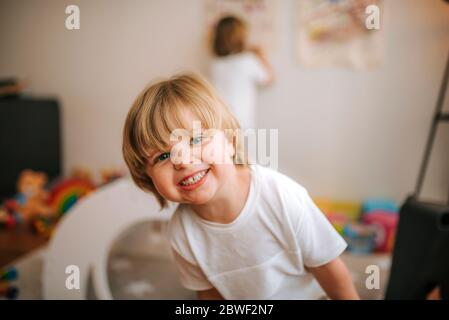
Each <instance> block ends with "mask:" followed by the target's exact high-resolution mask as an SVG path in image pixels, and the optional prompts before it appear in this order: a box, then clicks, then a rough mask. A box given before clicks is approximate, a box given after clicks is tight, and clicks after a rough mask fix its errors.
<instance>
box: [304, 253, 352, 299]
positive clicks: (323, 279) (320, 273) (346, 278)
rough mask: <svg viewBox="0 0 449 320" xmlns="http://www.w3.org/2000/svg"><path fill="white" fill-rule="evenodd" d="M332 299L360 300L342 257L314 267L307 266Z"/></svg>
mask: <svg viewBox="0 0 449 320" xmlns="http://www.w3.org/2000/svg"><path fill="white" fill-rule="evenodd" d="M307 269H308V270H309V271H310V272H311V273H312V274H313V275H314V276H315V278H316V279H317V280H318V282H319V284H320V285H321V287H322V288H323V289H324V291H326V293H327V295H328V296H329V298H331V299H332V300H359V299H360V297H359V295H358V294H357V291H356V290H355V287H354V284H353V283H352V279H351V276H350V275H349V271H348V269H347V268H346V266H345V264H344V263H343V261H341V259H340V258H336V259H334V260H332V261H331V262H329V263H327V264H325V265H322V266H319V267H314V268H307Z"/></svg>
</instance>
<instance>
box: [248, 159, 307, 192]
mask: <svg viewBox="0 0 449 320" xmlns="http://www.w3.org/2000/svg"><path fill="white" fill-rule="evenodd" d="M254 171H255V172H256V175H257V176H258V179H259V182H260V184H261V186H262V187H265V188H268V189H271V190H273V189H278V190H280V191H285V192H289V193H290V192H293V193H296V194H298V195H299V194H302V193H304V192H307V190H306V189H305V188H304V187H303V186H302V185H301V184H299V183H298V182H296V181H295V180H293V179H292V178H290V177H289V176H287V175H285V174H283V173H281V172H279V171H276V170H274V169H272V168H269V167H264V166H261V165H255V166H254Z"/></svg>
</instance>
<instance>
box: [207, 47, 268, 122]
mask: <svg viewBox="0 0 449 320" xmlns="http://www.w3.org/2000/svg"><path fill="white" fill-rule="evenodd" d="M211 77H212V83H213V85H214V87H215V89H216V90H217V92H218V94H219V95H220V97H221V98H222V99H223V100H224V102H225V103H226V104H227V105H228V107H229V108H230V109H231V111H232V112H233V113H234V115H235V116H236V117H237V119H238V120H239V122H240V125H241V127H242V128H244V129H246V128H255V127H256V123H255V118H256V114H255V112H256V97H257V86H258V85H259V84H263V83H265V82H267V81H268V77H269V75H268V72H267V70H266V69H265V67H264V66H263V64H262V63H261V61H260V60H259V59H258V58H257V56H256V55H255V54H253V53H251V52H243V53H239V54H233V55H230V56H226V57H220V58H214V59H213V60H212V63H211Z"/></svg>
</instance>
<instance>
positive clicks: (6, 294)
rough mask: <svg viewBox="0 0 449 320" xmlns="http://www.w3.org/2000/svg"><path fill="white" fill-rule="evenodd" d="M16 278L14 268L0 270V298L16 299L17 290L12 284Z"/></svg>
mask: <svg viewBox="0 0 449 320" xmlns="http://www.w3.org/2000/svg"><path fill="white" fill-rule="evenodd" d="M18 276H19V274H18V272H17V269H16V268H14V267H9V268H6V269H0V298H6V299H17V297H18V296H19V289H18V288H17V287H16V286H15V285H13V284H12V282H13V281H15V280H17V278H18Z"/></svg>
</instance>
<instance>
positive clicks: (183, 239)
mask: <svg viewBox="0 0 449 320" xmlns="http://www.w3.org/2000/svg"><path fill="white" fill-rule="evenodd" d="M250 168H251V187H250V191H249V195H248V199H247V201H246V204H245V206H244V208H243V209H242V211H241V213H240V215H239V216H238V217H237V218H236V219H235V220H234V221H233V222H231V223H229V224H221V223H215V222H211V221H207V220H204V219H202V218H201V217H199V216H198V215H197V214H195V213H194V212H193V211H192V210H191V209H190V207H189V206H188V205H180V206H179V207H178V209H177V210H176V212H175V213H174V215H173V216H172V218H171V220H170V223H169V228H168V230H169V238H170V243H171V246H172V249H173V250H174V253H175V254H174V256H175V258H176V259H175V261H176V265H177V269H178V272H179V275H180V280H181V283H182V284H183V286H185V287H186V288H188V289H191V290H196V291H201V290H207V289H210V288H212V287H215V288H216V289H217V290H218V291H219V292H220V294H221V295H222V296H223V297H224V298H225V299H319V298H322V297H323V296H324V295H325V293H324V291H323V290H322V289H321V287H320V286H319V284H318V282H317V281H316V280H315V279H314V277H313V276H312V274H311V273H309V272H308V271H307V270H306V268H305V267H306V266H307V267H317V266H321V265H324V264H326V263H327V262H330V261H331V260H333V259H334V258H336V257H338V256H339V255H340V254H341V253H342V252H343V251H344V250H345V248H346V242H345V241H344V240H343V239H342V237H341V236H340V235H339V234H338V233H337V232H336V231H335V229H334V228H333V227H332V225H331V224H330V223H329V222H328V220H327V218H326V217H325V216H324V214H323V213H322V212H321V211H320V210H319V209H318V208H317V207H316V205H315V204H314V203H313V201H312V199H311V198H310V196H309V194H308V193H307V191H306V189H304V188H303V187H302V186H300V185H299V184H298V183H296V182H295V181H293V180H291V179H290V178H288V177H287V176H285V175H283V174H280V173H278V172H276V171H274V170H271V169H268V168H265V167H262V166H258V165H253V166H250ZM178 255H179V256H180V257H182V259H180V257H179V256H178ZM177 256H178V257H177Z"/></svg>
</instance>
